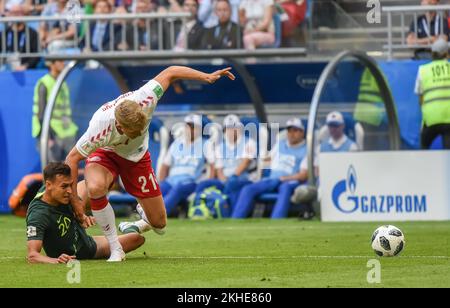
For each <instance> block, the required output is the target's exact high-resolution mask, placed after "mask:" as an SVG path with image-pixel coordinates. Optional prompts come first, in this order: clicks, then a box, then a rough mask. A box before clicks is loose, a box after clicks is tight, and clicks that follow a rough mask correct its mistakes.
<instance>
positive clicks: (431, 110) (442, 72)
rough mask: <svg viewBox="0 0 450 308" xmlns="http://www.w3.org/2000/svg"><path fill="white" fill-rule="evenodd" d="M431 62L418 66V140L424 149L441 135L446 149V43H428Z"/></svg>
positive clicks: (449, 127)
mask: <svg viewBox="0 0 450 308" xmlns="http://www.w3.org/2000/svg"><path fill="white" fill-rule="evenodd" d="M432 56H433V62H431V63H429V64H425V65H422V66H421V67H420V68H419V72H418V74H417V81H416V89H415V92H416V94H417V95H419V98H420V105H421V106H422V117H423V127H422V136H421V139H422V140H421V143H422V148H423V149H428V148H429V147H430V146H431V144H432V143H433V141H434V139H436V137H438V136H439V135H442V136H443V143H444V148H446V149H450V99H449V98H450V90H449V89H450V63H449V62H448V60H447V59H448V43H447V41H445V40H437V41H436V42H435V43H434V44H433V46H432Z"/></svg>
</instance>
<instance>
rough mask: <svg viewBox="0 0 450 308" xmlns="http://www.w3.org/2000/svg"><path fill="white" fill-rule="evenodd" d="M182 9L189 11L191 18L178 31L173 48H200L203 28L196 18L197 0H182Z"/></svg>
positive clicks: (176, 49)
mask: <svg viewBox="0 0 450 308" xmlns="http://www.w3.org/2000/svg"><path fill="white" fill-rule="evenodd" d="M183 11H184V12H189V13H191V18H190V19H189V20H188V21H187V22H186V24H185V26H184V27H182V28H181V30H180V32H179V33H178V36H177V40H176V45H175V48H174V50H175V51H184V50H186V49H201V48H202V42H203V35H204V33H205V29H204V28H203V25H202V24H201V22H200V21H199V20H198V15H197V12H198V0H184V2H183Z"/></svg>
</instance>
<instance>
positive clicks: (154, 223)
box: [138, 196, 167, 235]
mask: <svg viewBox="0 0 450 308" xmlns="http://www.w3.org/2000/svg"><path fill="white" fill-rule="evenodd" d="M138 201H139V204H138V207H139V205H141V207H142V210H143V211H139V209H138V213H139V215H140V216H141V217H142V219H143V220H144V221H145V222H147V223H148V224H149V225H150V226H151V228H152V229H153V231H155V232H156V233H157V234H159V235H162V234H164V232H165V230H164V228H165V227H166V224H167V214H166V206H165V205H164V200H163V197H162V196H158V197H155V198H145V199H138Z"/></svg>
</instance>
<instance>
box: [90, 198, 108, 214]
mask: <svg viewBox="0 0 450 308" xmlns="http://www.w3.org/2000/svg"><path fill="white" fill-rule="evenodd" d="M90 199H91V209H92V210H93V211H101V210H103V209H104V208H105V207H106V206H107V205H108V203H109V201H108V198H106V196H103V197H101V198H98V199H92V198H90Z"/></svg>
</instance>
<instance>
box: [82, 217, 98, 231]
mask: <svg viewBox="0 0 450 308" xmlns="http://www.w3.org/2000/svg"><path fill="white" fill-rule="evenodd" d="M95 223H96V222H95V218H94V217H92V216H87V215H84V217H83V221H82V222H81V226H82V227H83V228H85V229H87V228H90V227H92V226H94V225H95Z"/></svg>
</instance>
